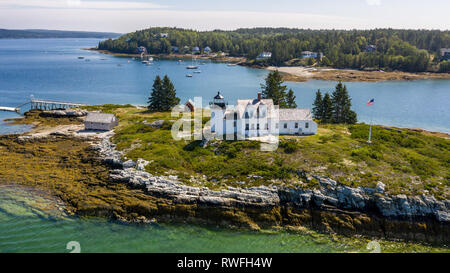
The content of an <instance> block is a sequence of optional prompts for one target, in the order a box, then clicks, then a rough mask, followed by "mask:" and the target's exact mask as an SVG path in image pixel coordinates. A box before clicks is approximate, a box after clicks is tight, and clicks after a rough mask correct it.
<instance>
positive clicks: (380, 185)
mask: <svg viewBox="0 0 450 273" xmlns="http://www.w3.org/2000/svg"><path fill="white" fill-rule="evenodd" d="M385 187H386V185H385V184H384V183H383V182H381V181H378V183H377V187H376V190H377V192H380V193H383V192H384V188H385Z"/></svg>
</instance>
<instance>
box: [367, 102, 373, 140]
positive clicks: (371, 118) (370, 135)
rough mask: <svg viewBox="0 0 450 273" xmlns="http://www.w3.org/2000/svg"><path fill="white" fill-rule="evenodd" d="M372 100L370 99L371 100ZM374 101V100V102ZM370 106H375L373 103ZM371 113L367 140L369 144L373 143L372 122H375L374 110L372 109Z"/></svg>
mask: <svg viewBox="0 0 450 273" xmlns="http://www.w3.org/2000/svg"><path fill="white" fill-rule="evenodd" d="M369 102H370V101H369ZM372 103H373V102H372ZM370 106H373V104H371V105H370ZM371 112H372V113H371V115H370V127H369V139H368V140H367V143H368V144H372V140H371V138H372V123H373V110H372V111H371Z"/></svg>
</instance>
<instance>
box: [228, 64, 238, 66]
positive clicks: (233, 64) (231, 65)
mask: <svg viewBox="0 0 450 273" xmlns="http://www.w3.org/2000/svg"><path fill="white" fill-rule="evenodd" d="M227 65H228V66H236V65H237V64H227Z"/></svg>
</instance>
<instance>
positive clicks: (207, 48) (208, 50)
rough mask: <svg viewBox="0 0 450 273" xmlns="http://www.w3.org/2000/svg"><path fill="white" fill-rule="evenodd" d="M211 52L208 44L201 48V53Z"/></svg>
mask: <svg viewBox="0 0 450 273" xmlns="http://www.w3.org/2000/svg"><path fill="white" fill-rule="evenodd" d="M211 52H212V50H211V48H210V47H209V46H207V47H205V48H204V49H203V53H206V54H209V53H211Z"/></svg>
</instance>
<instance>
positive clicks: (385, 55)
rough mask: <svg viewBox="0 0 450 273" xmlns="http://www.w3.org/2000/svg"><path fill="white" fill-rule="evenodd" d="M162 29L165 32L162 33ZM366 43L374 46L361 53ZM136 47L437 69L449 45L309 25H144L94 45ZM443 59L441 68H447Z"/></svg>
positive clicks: (442, 36)
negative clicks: (216, 27) (208, 27)
mask: <svg viewBox="0 0 450 273" xmlns="http://www.w3.org/2000/svg"><path fill="white" fill-rule="evenodd" d="M161 33H168V35H167V37H162V35H160V34H161ZM368 45H374V46H375V47H376V50H374V51H373V52H365V51H367V50H365V49H366V47H367V46H368ZM138 46H144V47H146V48H147V51H148V53H151V54H161V53H171V50H172V47H173V46H176V47H178V48H180V49H182V48H183V47H185V46H188V47H194V46H198V47H200V48H201V49H202V48H205V47H206V46H209V47H210V48H211V49H212V50H213V52H219V51H221V52H226V53H229V54H230V55H231V56H244V57H247V58H248V59H250V60H254V59H255V58H256V57H257V56H258V54H260V53H261V52H263V51H269V52H272V57H271V58H270V59H269V60H266V62H267V64H272V65H283V64H285V62H287V61H290V60H292V59H296V58H300V57H301V52H302V51H313V52H322V53H323V55H324V57H323V58H317V60H316V59H313V60H309V62H308V64H310V65H311V64H315V65H321V66H331V67H336V68H356V69H364V68H366V69H367V68H375V69H386V70H401V71H409V72H421V71H438V70H439V65H440V63H441V60H440V52H439V50H440V49H441V48H449V47H450V31H440V30H396V29H374V30H309V29H288V28H253V29H237V30H235V31H221V30H216V31H205V32H199V31H193V30H186V29H178V28H149V29H145V30H140V31H136V32H133V33H129V34H125V35H123V36H121V37H120V38H118V39H115V40H112V39H109V40H106V41H103V42H100V43H99V49H103V50H109V51H112V52H118V53H135V52H136V48H137V47H138ZM448 67H449V65H448V63H447V62H442V67H441V72H449V70H448Z"/></svg>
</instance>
